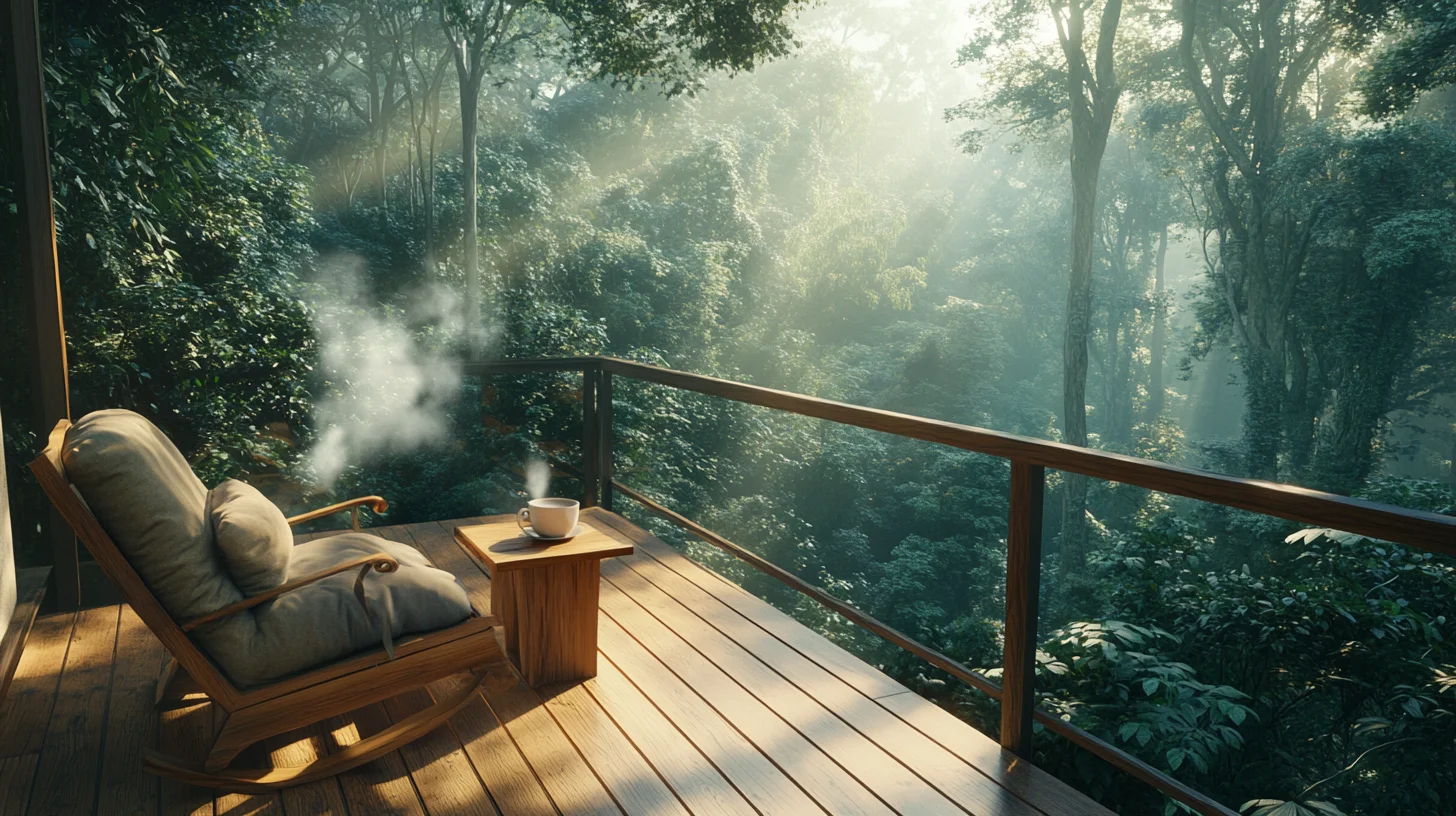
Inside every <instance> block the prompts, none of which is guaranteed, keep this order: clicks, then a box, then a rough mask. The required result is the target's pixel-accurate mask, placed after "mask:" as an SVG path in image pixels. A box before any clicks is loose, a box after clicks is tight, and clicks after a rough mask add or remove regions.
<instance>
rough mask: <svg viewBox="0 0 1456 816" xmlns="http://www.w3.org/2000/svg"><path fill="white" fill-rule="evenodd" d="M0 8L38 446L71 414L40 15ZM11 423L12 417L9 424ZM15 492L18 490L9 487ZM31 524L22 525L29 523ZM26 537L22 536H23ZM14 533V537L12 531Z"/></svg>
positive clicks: (61, 601) (70, 583) (70, 594)
mask: <svg viewBox="0 0 1456 816" xmlns="http://www.w3.org/2000/svg"><path fill="white" fill-rule="evenodd" d="M3 5H4V8H0V55H3V59H4V60H5V70H3V71H0V76H3V77H4V78H5V83H4V86H3V89H0V94H3V98H0V110H3V109H5V108H8V109H9V111H10V116H9V119H8V121H6V122H5V124H4V129H5V130H6V131H8V132H7V133H6V135H5V136H3V137H0V138H8V139H9V140H10V144H9V145H7V148H8V150H9V153H10V158H11V160H12V162H13V165H14V166H13V168H12V169H13V171H14V175H13V178H14V181H15V205H14V206H15V208H16V215H17V216H18V217H17V219H16V223H17V225H18V227H19V230H18V233H19V234H18V235H17V238H18V239H19V240H18V246H19V249H20V252H19V256H18V260H19V266H18V267H17V269H16V272H15V277H14V280H15V282H16V283H17V284H18V286H17V288H18V290H19V292H18V293H17V294H11V293H7V294H6V296H7V297H16V298H18V299H20V300H22V301H28V302H26V303H24V306H23V308H22V309H21V311H23V312H24V313H25V316H26V323H27V325H26V337H27V339H28V340H29V341H30V344H31V346H30V349H29V353H30V354H33V355H34V358H33V363H32V368H31V370H32V372H33V375H32V379H31V383H30V386H31V388H32V392H31V402H32V420H31V421H32V422H33V423H34V424H33V427H34V430H35V432H36V434H37V435H38V437H39V439H40V442H41V444H45V440H46V439H47V437H48V436H49V434H50V432H51V428H53V427H55V424H56V421H57V420H61V419H69V418H70V416H71V402H70V399H71V398H70V381H69V375H68V373H67V366H66V329H65V325H64V321H63V320H62V315H61V279H60V270H59V266H58V264H57V261H56V220H55V211H54V204H53V202H52V200H51V153H50V148H49V146H48V145H49V142H48V138H47V136H46V111H45V79H44V76H45V74H44V70H43V68H42V66H41V40H40V25H39V19H40V12H39V7H38V4H37V2H36V0H10V1H9V2H7V3H4V4H3ZM17 420H18V418H17ZM16 489H17V490H18V489H19V486H17V487H16ZM36 498H37V499H39V502H38V506H39V507H49V510H48V511H42V512H44V513H45V515H44V521H43V522H42V525H41V526H43V527H44V528H45V531H44V532H45V536H46V538H49V539H50V542H51V549H52V552H53V554H54V565H55V568H54V569H53V570H51V579H52V580H53V581H55V591H54V592H48V593H46V594H47V600H51V599H54V600H55V602H56V604H57V606H58V608H59V609H61V610H63V611H64V610H71V609H79V608H80V606H81V565H80V554H79V552H78V551H77V549H76V536H75V535H74V534H73V533H72V532H71V528H70V527H69V526H68V525H67V524H66V521H65V519H63V518H61V515H60V513H59V512H57V511H56V509H55V507H53V506H50V504H49V502H46V501H45V499H44V498H43V497H40V496H37V497H36ZM36 521H39V519H30V520H28V523H32V524H33V523H35V522H36ZM27 534H28V532H27ZM16 535H17V536H19V535H21V531H20V529H18V528H17V529H16Z"/></svg>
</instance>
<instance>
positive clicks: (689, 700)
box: [597, 615, 825, 814]
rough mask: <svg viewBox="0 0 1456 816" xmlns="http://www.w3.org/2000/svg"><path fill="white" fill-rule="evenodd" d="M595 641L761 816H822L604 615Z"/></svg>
mask: <svg viewBox="0 0 1456 816" xmlns="http://www.w3.org/2000/svg"><path fill="white" fill-rule="evenodd" d="M597 637H598V638H599V643H600V644H601V647H602V648H601V657H603V658H606V659H607V660H610V661H611V662H612V664H613V665H614V666H615V667H616V668H617V670H618V671H620V672H621V673H622V674H623V675H624V676H625V677H626V678H627V679H628V680H630V681H631V682H632V685H634V686H636V687H637V689H638V690H639V691H640V692H642V696H643V697H645V698H647V699H648V700H650V701H652V704H653V705H654V706H656V707H657V709H658V710H659V711H661V712H662V713H663V714H664V715H665V716H666V717H667V718H668V720H670V721H671V722H672V724H673V725H675V726H677V729H678V730H679V731H681V732H682V734H683V736H685V737H687V738H688V739H689V740H690V741H691V742H692V743H693V744H694V745H696V746H697V748H698V750H700V751H702V752H703V754H704V755H705V756H707V757H708V758H709V759H711V760H712V761H713V764H714V765H715V766H717V767H718V768H719V769H720V770H721V771H722V772H723V774H724V775H725V776H727V777H728V778H729V779H730V780H732V782H733V785H734V786H735V787H736V788H738V790H740V791H742V792H743V795H744V796H745V797H747V798H748V800H749V801H750V802H752V803H753V805H754V807H756V808H757V809H758V810H759V811H760V812H762V813H765V814H777V813H783V814H797V813H823V812H825V811H824V809H823V808H821V807H820V806H819V805H818V804H817V803H815V801H814V800H813V799H811V798H810V797H809V795H808V794H806V793H805V792H804V791H803V790H802V789H801V788H800V787H799V786H798V785H797V784H795V783H794V781H793V780H792V779H790V778H789V777H788V776H787V775H786V774H785V773H784V772H783V770H782V769H780V768H779V767H778V766H777V765H775V764H774V763H773V762H772V761H771V760H769V758H768V757H766V756H764V755H763V754H762V753H761V752H760V751H759V750H758V748H757V747H755V746H754V744H753V743H752V742H750V741H749V740H748V738H747V737H745V736H744V735H743V734H742V733H740V732H739V731H738V729H736V728H734V727H733V725H732V723H730V722H728V720H726V719H724V718H723V716H722V715H721V714H719V713H718V712H717V711H715V710H714V709H713V707H712V706H710V705H708V703H707V702H705V701H704V700H703V698H702V697H700V696H698V694H697V692H696V691H694V690H693V689H692V688H691V687H689V686H688V685H687V683H685V682H683V680H682V679H681V678H679V677H678V676H677V675H675V674H673V673H672V672H671V671H670V670H669V669H668V668H667V667H666V666H664V665H662V663H661V662H660V661H659V660H658V659H657V658H656V657H655V656H653V654H652V653H651V652H649V651H648V650H647V649H646V648H644V647H643V646H642V644H640V643H638V642H637V641H636V640H634V639H633V638H632V636H631V635H629V634H627V632H626V631H625V630H624V629H622V628H621V627H620V626H618V625H617V623H616V621H614V620H613V619H612V618H610V617H608V616H606V615H603V616H602V619H601V625H600V629H599V632H598V635H597Z"/></svg>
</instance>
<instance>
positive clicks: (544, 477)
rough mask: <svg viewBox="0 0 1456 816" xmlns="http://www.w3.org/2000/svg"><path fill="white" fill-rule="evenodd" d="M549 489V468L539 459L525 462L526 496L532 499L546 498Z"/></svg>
mask: <svg viewBox="0 0 1456 816" xmlns="http://www.w3.org/2000/svg"><path fill="white" fill-rule="evenodd" d="M550 489H551V468H550V466H548V465H547V464H546V462H545V461H543V460H541V459H532V460H530V461H528V462H526V494H527V495H529V496H530V497H531V498H533V499H541V498H545V497H546V491H548V490H550Z"/></svg>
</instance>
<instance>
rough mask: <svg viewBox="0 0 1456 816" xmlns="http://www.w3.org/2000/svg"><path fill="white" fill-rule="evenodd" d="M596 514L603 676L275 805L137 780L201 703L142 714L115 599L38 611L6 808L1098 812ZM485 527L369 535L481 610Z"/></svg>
mask: <svg viewBox="0 0 1456 816" xmlns="http://www.w3.org/2000/svg"><path fill="white" fill-rule="evenodd" d="M587 520H588V522H589V523H591V524H593V525H594V526H597V527H599V528H600V529H602V530H604V531H607V532H608V534H610V535H612V536H615V537H618V538H622V539H624V540H630V541H632V543H634V544H636V547H637V552H636V554H634V555H632V556H629V557H626V558H621V559H616V560H612V561H607V562H604V563H603V564H602V585H601V618H600V629H599V634H598V642H599V659H598V675H597V677H595V678H593V679H591V680H588V681H586V682H584V683H579V684H573V685H568V686H558V687H547V688H543V689H532V688H530V687H529V686H527V685H526V684H525V683H524V682H522V681H521V680H520V679H519V678H518V677H517V676H516V675H515V674H514V672H511V671H509V670H506V669H502V670H498V671H496V672H495V673H494V674H492V675H491V676H490V677H489V679H488V680H487V681H486V683H485V685H484V686H483V687H482V691H481V693H480V695H479V697H478V698H477V699H475V700H472V701H471V703H469V704H468V705H467V706H466V707H465V708H464V709H462V710H461V711H460V712H458V713H457V714H456V715H455V716H454V717H453V718H452V719H451V720H450V723H449V727H448V728H447V727H441V728H438V729H436V730H435V731H434V732H432V733H431V734H429V735H428V736H426V737H424V738H422V739H420V740H418V741H416V742H414V743H413V744H411V745H409V746H406V747H405V748H403V749H401V750H399V751H397V752H395V753H392V754H389V755H387V756H385V757H383V758H381V759H379V760H376V761H374V762H372V763H370V764H368V765H365V766H363V767H360V768H357V769H355V770H354V771H351V772H348V773H344V774H342V775H340V776H338V777H335V778H332V779H327V780H323V781H321V782H316V783H313V784H309V785H303V786H299V787H296V788H291V789H288V790H285V791H282V792H280V793H275V794H270V795H266V796H249V795H242V794H214V793H213V792H211V791H206V790H202V789H199V788H193V787H189V786H186V785H181V784H177V783H173V782H170V781H161V780H158V779H157V778H155V777H152V776H149V775H146V774H143V773H142V772H141V753H142V751H144V750H145V749H147V748H151V747H160V748H161V749H162V750H164V751H167V752H169V753H175V754H182V755H197V754H198V753H199V752H200V751H201V750H202V747H203V746H204V745H206V744H207V741H208V739H209V736H210V734H211V732H212V729H213V727H214V723H213V711H212V706H211V705H210V704H207V703H204V704H201V705H194V706H192V707H189V708H183V709H178V710H174V711H168V712H163V713H160V714H159V713H158V712H157V711H156V710H155V709H154V708H153V707H152V697H153V692H154V682H155V679H156V677H157V672H158V670H159V668H160V666H161V663H162V661H163V657H164V652H163V649H162V646H161V644H160V643H159V642H158V641H157V640H156V638H154V637H153V636H152V635H151V634H150V632H148V631H147V629H146V628H145V627H144V626H143V625H142V623H141V620H140V619H139V618H138V617H137V616H136V615H135V614H134V613H133V612H132V611H131V609H130V608H129V607H126V606H108V607H100V608H95V609H88V610H85V611H82V612H80V613H76V614H64V615H53V616H48V617H45V618H42V619H40V620H38V621H37V622H36V625H35V628H34V630H33V632H32V634H31V638H30V643H29V645H28V646H27V648H26V651H25V654H24V656H23V657H22V659H21V663H20V666H19V668H18V669H17V672H16V677H15V681H14V685H13V687H12V688H11V691H10V695H9V699H8V700H6V701H5V703H4V706H3V708H0V816H11V814H14V816H20V814H65V815H66V816H73V815H74V814H87V813H97V814H127V815H128V816H130V814H174V813H178V814H214V816H241V815H242V814H256V813H279V814H285V813H286V814H289V815H290V816H295V815H296V814H324V813H334V814H344V813H349V814H354V816H360V815H361V814H378V813H401V814H421V815H422V816H423V814H426V813H429V814H447V813H448V814H456V813H461V814H492V813H504V814H550V813H558V812H559V813H562V814H588V813H593V814H594V813H622V812H626V813H630V814H659V813H661V814H668V813H677V814H682V813H694V814H706V813H714V814H737V813H741V814H753V813H764V814H780V813H782V814H795V816H797V815H798V814H809V813H821V812H827V813H836V814H838V813H866V814H891V813H899V814H917V815H918V814H937V813H946V814H964V813H971V814H977V816H999V815H1000V814H1018V815H1019V814H1025V816H1034V815H1035V814H1044V815H1045V816H1061V815H1062V814H1082V813H1096V814H1106V813H1109V811H1106V810H1104V809H1103V808H1101V807H1099V806H1097V805H1095V804H1093V803H1092V802H1090V801H1089V800H1087V799H1085V798H1084V797H1082V796H1081V795H1080V794H1077V793H1076V792H1074V791H1072V790H1071V789H1070V788H1068V787H1067V786H1065V785H1063V784H1062V783H1060V782H1058V781H1057V780H1055V779H1053V778H1052V777H1050V776H1049V775H1047V774H1046V773H1044V772H1042V771H1040V770H1038V769H1037V768H1035V767H1034V766H1032V765H1030V764H1028V763H1026V762H1023V761H1021V760H1018V759H1016V757H1015V756H1013V755H1011V754H1009V753H1006V752H1003V751H1002V750H1001V748H1000V746H998V745H997V744H996V743H995V742H994V741H993V740H991V739H989V738H988V737H986V736H984V735H983V734H981V733H980V732H978V731H976V730H975V729H973V728H971V727H970V726H969V725H966V724H965V723H963V722H961V721H960V720H957V719H956V718H955V717H953V716H952V715H951V714H949V713H947V712H945V711H943V710H942V709H940V708H938V707H937V706H935V705H934V704H932V703H931V702H929V701H927V700H925V699H923V698H921V697H919V696H918V695H916V694H914V693H912V692H910V691H909V690H908V689H906V688H905V687H904V686H901V685H900V684H898V683H896V682H895V681H894V680H892V679H891V678H889V677H888V676H886V675H884V674H883V673H881V672H879V671H878V670H876V669H875V668H873V667H872V666H869V665H868V664H866V663H864V662H862V661H860V660H858V659H857V658H855V657H853V656H852V655H850V654H849V653H847V652H845V651H844V650H842V649H840V648H839V647H837V646H835V645H834V644H832V643H830V642H829V641H827V640H825V639H824V638H823V637H821V636H819V635H818V634H816V633H814V632H813V631H811V630H809V629H807V628H805V627H804V626H802V625H800V624H799V623H797V622H796V621H794V620H793V619H791V618H789V617H788V616H787V615H784V614H783V613H781V612H779V611H778V610H776V609H774V608H773V607H771V606H769V605H768V604H766V603H764V602H762V601H760V600H758V599H757V598H755V597H753V596H751V595H749V594H748V593H747V592H745V591H743V590H742V589H740V588H739V587H738V586H736V585H734V584H732V583H729V582H728V581H726V580H724V579H722V578H720V577H719V576H717V575H716V574H714V573H712V572H709V571H707V570H705V569H703V568H702V567H699V566H697V565H696V564H694V563H692V562H691V561H689V560H687V559H686V558H684V557H683V556H681V555H680V554H678V553H677V552H676V551H674V550H672V549H671V548H669V547H668V546H666V545H665V544H663V543H662V542H661V541H658V540H657V539H656V538H653V537H652V536H650V535H648V534H647V533H645V532H643V531H642V530H640V529H638V528H636V527H634V526H632V525H631V524H630V523H628V522H626V521H625V520H623V519H621V518H620V517H617V516H613V515H610V514H607V513H603V512H601V511H588V514H587ZM480 521H482V519H459V520H455V521H442V522H430V523H424V524H411V525H404V526H397V527H383V528H375V529H372V530H370V531H369V532H372V533H375V534H378V535H381V536H383V537H385V538H389V539H392V540H395V541H400V542H403V543H406V544H410V545H413V546H415V547H417V548H418V549H420V550H421V551H422V552H424V553H425V555H427V556H428V557H429V558H430V559H431V560H432V561H433V562H434V563H435V564H436V565H437V566H439V567H441V568H443V569H447V570H450V571H451V572H453V573H455V574H456V575H457V576H459V577H460V580H461V582H462V583H463V584H464V585H465V587H466V589H467V590H468V591H469V593H470V595H471V600H472V601H473V602H474V604H475V606H476V607H477V608H478V609H488V608H489V607H490V603H489V599H490V579H489V576H488V575H487V574H486V572H485V570H484V569H483V568H482V567H481V565H480V564H478V563H477V562H476V561H475V560H474V559H473V558H472V557H471V556H470V555H469V554H467V552H466V551H465V550H463V549H462V548H461V547H460V546H459V545H458V544H457V543H456V542H455V540H454V538H453V535H452V531H453V529H454V527H455V526H456V525H461V524H474V523H479V522H480ZM321 535H327V533H325V534H321ZM312 537H314V536H308V535H305V536H300V537H299V540H308V539H309V538H312ZM451 685H452V680H451V679H446V680H444V681H441V682H440V683H437V684H434V685H433V686H431V693H433V694H434V695H435V696H439V695H440V694H442V693H444V692H446V691H448V689H449V688H450V687H451ZM430 703H431V699H430V694H427V693H426V692H425V691H423V690H421V691H416V692H412V693H409V694H404V695H400V696H398V697H395V698H392V699H389V700H386V701H385V702H383V703H381V704H376V705H372V706H368V707H365V708H362V709H359V710H357V711H354V712H352V713H351V714H349V715H347V716H344V717H340V718H336V719H335V720H332V721H329V722H327V723H324V724H320V725H317V726H314V727H311V728H309V729H304V730H300V731H296V732H293V733H291V734H288V735H285V736H283V737H280V738H277V739H275V740H272V741H270V742H269V743H267V744H265V747H264V750H267V751H271V752H272V760H273V761H274V762H276V763H278V764H296V763H300V762H304V761H307V760H310V759H312V758H314V757H316V756H318V755H319V754H320V753H322V752H329V751H334V750H338V748H339V747H340V746H343V745H347V744H349V743H352V742H355V741H357V740H359V739H361V738H362V737H367V736H368V735H370V734H373V733H375V732H377V731H379V730H381V729H383V728H385V727H387V726H388V725H389V724H390V723H391V722H394V721H396V720H399V719H401V718H403V717H406V716H408V715H410V714H411V713H413V712H415V711H418V710H420V709H422V708H424V707H426V706H428V705H429V704H430ZM252 759H253V760H254V761H253V762H251V763H249V764H264V763H266V762H267V759H268V758H267V757H258V756H254V757H252ZM245 760H246V758H245ZM245 760H244V761H245Z"/></svg>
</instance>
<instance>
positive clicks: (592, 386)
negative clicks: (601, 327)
mask: <svg viewBox="0 0 1456 816" xmlns="http://www.w3.org/2000/svg"><path fill="white" fill-rule="evenodd" d="M599 376H601V372H600V371H599V370H598V369H597V368H596V367H595V366H592V365H588V366H586V367H585V368H583V369H582V370H581V506H582V507H592V506H595V505H596V503H597V484H598V481H599V480H600V476H601V466H600V464H599V462H600V461H601V459H600V456H601V442H600V441H599V439H598V433H599V431H600V430H601V429H600V427H599V426H598V425H597V378H598V377H599Z"/></svg>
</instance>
